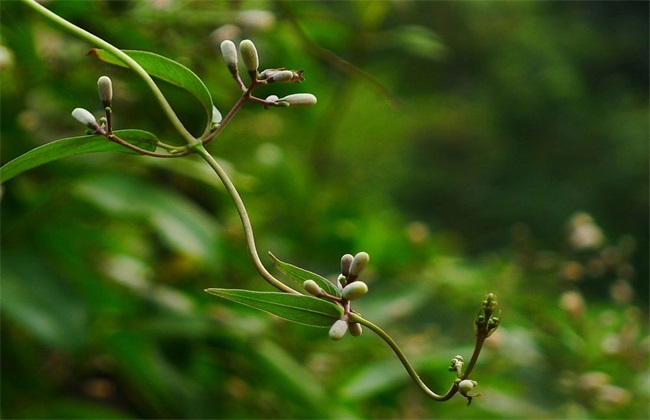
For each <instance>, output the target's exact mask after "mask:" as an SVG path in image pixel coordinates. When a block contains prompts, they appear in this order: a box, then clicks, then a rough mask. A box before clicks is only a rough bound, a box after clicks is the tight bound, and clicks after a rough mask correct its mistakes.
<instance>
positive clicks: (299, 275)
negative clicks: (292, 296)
mask: <svg viewBox="0 0 650 420" xmlns="http://www.w3.org/2000/svg"><path fill="white" fill-rule="evenodd" d="M269 256H270V257H271V259H272V260H273V265H275V266H276V267H277V268H278V270H280V271H281V272H282V273H283V274H286V275H287V276H288V277H290V278H291V279H292V280H293V281H295V282H296V283H298V285H300V286H301V287H302V285H303V283H304V282H305V280H310V279H311V280H314V281H315V282H316V283H317V284H318V285H319V286H320V287H321V288H322V289H323V290H325V292H327V293H329V294H330V295H333V296H338V297H341V291H340V290H339V289H338V288H336V286H334V285H333V284H332V283H331V282H330V281H329V280H327V279H326V278H325V277H323V276H321V275H319V274H316V273H312V272H311V271H307V270H305V269H303V268H300V267H296V266H295V265H292V264H289V263H285V262H282V261H280V260H279V259H278V258H277V257H276V256H275V255H273V254H271V253H270V252H269Z"/></svg>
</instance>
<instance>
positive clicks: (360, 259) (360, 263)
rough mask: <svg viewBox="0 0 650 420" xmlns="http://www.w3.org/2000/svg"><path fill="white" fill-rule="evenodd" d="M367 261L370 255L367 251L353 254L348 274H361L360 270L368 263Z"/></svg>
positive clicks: (355, 275)
mask: <svg viewBox="0 0 650 420" xmlns="http://www.w3.org/2000/svg"><path fill="white" fill-rule="evenodd" d="M368 261H370V256H369V255H368V253H367V252H359V253H358V254H357V255H355V256H354V259H353V260H352V263H351V264H350V275H351V276H354V277H357V276H358V275H359V274H361V271H362V270H363V269H364V268H365V266H366V265H368Z"/></svg>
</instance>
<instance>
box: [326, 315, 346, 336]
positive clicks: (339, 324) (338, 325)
mask: <svg viewBox="0 0 650 420" xmlns="http://www.w3.org/2000/svg"><path fill="white" fill-rule="evenodd" d="M346 332H348V321H346V320H344V319H337V320H336V322H335V323H334V324H332V327H331V328H330V338H331V339H332V340H335V341H338V340H340V339H342V338H343V336H344V335H345V333H346Z"/></svg>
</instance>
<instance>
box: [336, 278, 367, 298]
mask: <svg viewBox="0 0 650 420" xmlns="http://www.w3.org/2000/svg"><path fill="white" fill-rule="evenodd" d="M366 293H368V285H367V284H366V283H364V282H362V281H353V282H352V283H350V284H348V285H347V286H345V287H344V288H343V292H341V295H342V296H343V299H347V300H355V299H359V298H360V297H361V296H363V295H365V294H366Z"/></svg>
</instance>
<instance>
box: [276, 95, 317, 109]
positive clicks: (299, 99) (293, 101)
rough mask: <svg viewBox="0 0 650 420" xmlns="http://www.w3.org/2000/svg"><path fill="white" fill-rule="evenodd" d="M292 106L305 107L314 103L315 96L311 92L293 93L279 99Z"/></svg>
mask: <svg viewBox="0 0 650 420" xmlns="http://www.w3.org/2000/svg"><path fill="white" fill-rule="evenodd" d="M281 100H282V101H285V102H286V103H288V104H289V106H293V107H307V106H312V105H316V102H317V100H316V97H315V96H314V95H312V94H311V93H294V94H292V95H287V96H285V97H284V98H282V99H281Z"/></svg>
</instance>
